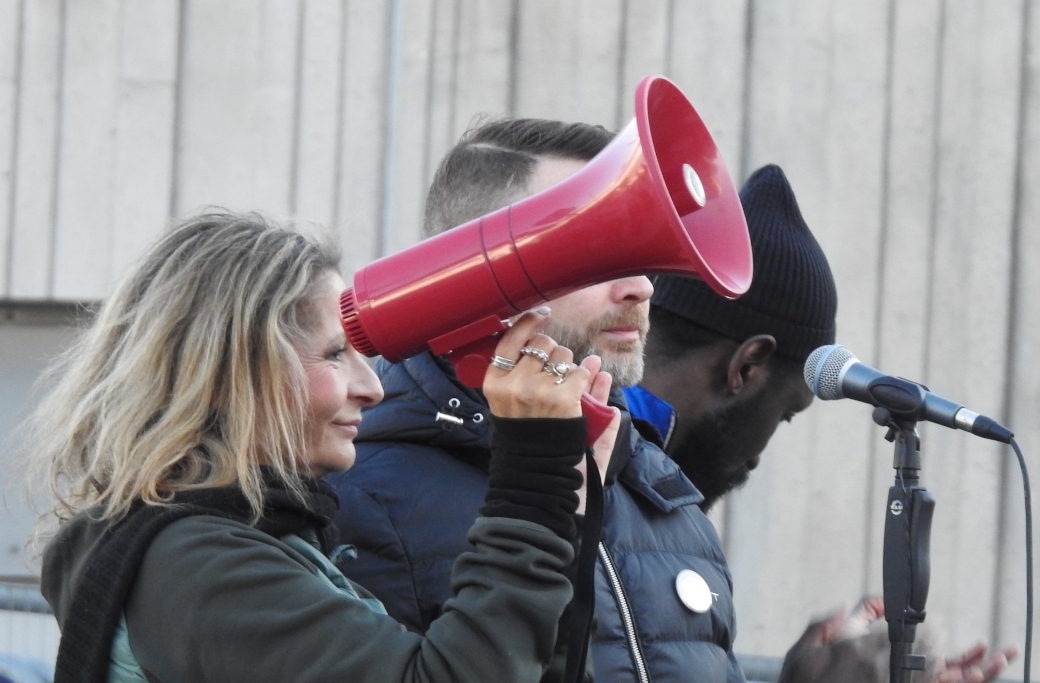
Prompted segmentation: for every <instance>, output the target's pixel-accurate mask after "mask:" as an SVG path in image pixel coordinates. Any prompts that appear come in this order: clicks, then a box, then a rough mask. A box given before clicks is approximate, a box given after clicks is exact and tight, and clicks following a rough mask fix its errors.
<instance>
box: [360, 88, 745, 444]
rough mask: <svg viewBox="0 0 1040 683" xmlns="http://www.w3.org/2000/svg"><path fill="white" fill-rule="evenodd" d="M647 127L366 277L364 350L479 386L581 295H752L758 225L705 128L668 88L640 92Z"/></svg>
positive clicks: (377, 265)
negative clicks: (666, 282) (689, 291)
mask: <svg viewBox="0 0 1040 683" xmlns="http://www.w3.org/2000/svg"><path fill="white" fill-rule="evenodd" d="M635 114H636V115H635V119H634V120H633V121H632V122H630V123H629V124H628V126H626V127H625V129H624V130H622V131H621V132H620V133H618V135H617V136H616V137H615V138H614V140H613V141H611V143H610V144H609V145H607V147H606V148H605V149H604V150H603V151H602V152H600V153H599V154H598V155H597V156H596V157H595V158H594V159H592V161H590V162H589V163H588V164H587V165H586V166H585V167H584V168H582V169H581V170H580V171H578V172H577V173H576V174H574V175H573V176H571V177H569V178H567V179H566V180H564V181H562V182H560V183H559V184H557V185H554V186H553V187H550V188H549V189H547V190H545V191H543V192H541V193H539V194H537V195H534V196H531V197H528V198H526V199H523V200H521V201H518V202H516V203H515V204H511V205H510V206H507V207H505V208H503V209H500V210H498V211H494V212H492V213H489V214H487V215H485V216H482V217H481V218H477V219H475V220H473V221H470V222H469V223H465V224H463V225H461V226H459V227H456V228H453V229H451V230H449V231H447V232H444V233H441V234H440V235H437V236H435V237H432V238H430V239H428V240H425V241H423V242H420V243H419V244H416V245H414V246H412V247H409V248H408V249H405V250H404V251H401V252H398V253H397V254H393V255H391V256H387V257H385V258H382V259H380V260H378V261H375V262H374V263H371V264H369V265H367V266H365V267H363V268H361V269H360V270H358V271H357V272H356V273H355V275H354V287H353V289H352V290H349V289H348V290H347V291H346V292H344V294H343V297H342V300H341V308H342V314H343V322H344V327H345V329H346V331H347V336H348V338H349V339H350V343H351V344H352V345H353V346H354V348H356V349H357V350H358V351H360V352H361V353H363V354H365V355H368V356H375V355H382V356H384V357H385V358H386V359H387V360H390V361H393V362H398V361H401V360H404V359H405V358H409V357H411V356H414V355H416V354H418V353H421V352H423V351H426V350H427V349H430V350H432V351H433V352H434V353H437V354H439V355H446V356H447V357H448V358H449V360H451V361H452V362H453V363H455V364H456V368H457V370H458V371H459V372H458V374H459V378H460V379H461V380H462V381H463V382H465V383H466V384H469V385H470V386H480V383H481V382H482V380H483V376H484V370H485V369H486V367H487V362H488V361H489V360H490V358H491V353H490V351H491V350H492V349H493V348H494V339H493V338H491V340H490V341H488V336H489V335H492V334H494V333H495V332H498V331H501V330H502V329H504V328H505V326H504V324H503V323H502V319H503V318H508V317H511V316H513V315H516V314H517V313H520V312H522V311H524V310H527V309H529V308H532V307H534V306H537V305H539V304H541V303H544V302H546V301H549V300H551V299H556V298H558V297H560V296H563V295H565V294H569V293H570V292H573V291H575V290H578V289H581V288H582V287H587V286H589V285H592V284H596V283H598V282H605V281H607V280H613V279H616V278H619V277H625V276H629V275H637V274H651V273H678V274H687V275H697V276H700V277H701V278H702V279H703V280H704V281H705V282H706V283H707V284H708V285H710V286H711V287H712V289H714V290H715V291H716V292H718V293H719V294H721V295H722V296H726V297H731V298H732V297H736V296H739V295H740V294H743V293H744V292H746V291H747V289H748V287H749V286H750V285H751V275H752V261H751V242H750V240H749V238H748V232H747V223H746V222H745V220H744V212H743V210H742V209H741V206H740V198H739V197H738V195H737V189H736V187H734V185H733V181H732V180H731V179H730V175H729V171H727V170H726V164H725V162H723V160H722V156H721V154H720V153H719V150H718V147H716V145H715V142H714V141H713V140H712V138H711V134H710V133H709V132H708V129H707V128H706V127H705V125H704V123H703V121H701V118H700V116H698V115H697V112H696V111H695V110H694V108H693V106H692V105H691V104H690V103H689V101H688V100H687V99H686V97H685V96H684V95H683V94H682V92H680V91H679V89H678V88H677V87H676V86H675V84H673V83H672V82H671V81H669V80H668V79H666V78H663V77H660V76H648V77H646V78H644V79H643V80H642V81H640V83H639V86H638V87H637V88H636V106H635ZM466 347H469V348H466ZM464 349H465V350H464ZM463 350H464V351H463ZM474 350H475V351H476V353H472V351H474ZM467 357H471V358H470V359H469V360H467ZM473 358H475V359H477V360H476V361H474V360H472V359H473ZM590 431H591V429H590Z"/></svg>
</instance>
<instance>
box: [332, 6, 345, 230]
mask: <svg viewBox="0 0 1040 683" xmlns="http://www.w3.org/2000/svg"><path fill="white" fill-rule="evenodd" d="M339 8H340V14H339V45H338V46H337V48H338V49H339V54H338V55H336V66H337V68H338V69H339V73H337V74H336V88H337V90H336V131H335V133H333V144H334V145H335V148H334V150H335V151H334V154H335V156H334V157H333V162H332V174H333V185H332V228H333V230H335V231H336V232H337V233H339V231H340V229H341V228H340V211H339V208H340V197H341V196H342V194H341V192H340V189H341V186H342V183H343V129H344V127H345V119H346V116H347V114H346V111H347V107H346V104H347V10H348V8H347V0H340V3H339Z"/></svg>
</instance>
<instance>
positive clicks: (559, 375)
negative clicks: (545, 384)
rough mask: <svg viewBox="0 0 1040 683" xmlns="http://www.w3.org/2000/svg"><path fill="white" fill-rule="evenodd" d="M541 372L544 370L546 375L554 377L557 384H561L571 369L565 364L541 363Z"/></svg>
mask: <svg viewBox="0 0 1040 683" xmlns="http://www.w3.org/2000/svg"><path fill="white" fill-rule="evenodd" d="M542 370H545V372H546V373H547V374H549V375H552V376H554V377H556V383H557V384H563V382H564V380H566V379H567V373H568V372H570V371H571V368H570V366H569V365H568V364H567V363H543V364H542Z"/></svg>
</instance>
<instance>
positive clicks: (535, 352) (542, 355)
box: [520, 346, 549, 364]
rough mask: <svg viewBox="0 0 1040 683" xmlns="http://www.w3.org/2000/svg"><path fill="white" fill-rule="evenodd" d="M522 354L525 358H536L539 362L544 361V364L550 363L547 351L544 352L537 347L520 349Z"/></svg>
mask: <svg viewBox="0 0 1040 683" xmlns="http://www.w3.org/2000/svg"><path fill="white" fill-rule="evenodd" d="M520 353H522V354H524V355H525V356H534V357H535V358H537V359H538V360H540V361H542V363H543V364H545V363H548V362H549V354H547V353H546V352H545V351H542V350H541V349H540V348H538V347H537V346H525V347H524V348H522V349H520Z"/></svg>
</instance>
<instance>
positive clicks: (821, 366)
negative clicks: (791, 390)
mask: <svg viewBox="0 0 1040 683" xmlns="http://www.w3.org/2000/svg"><path fill="white" fill-rule="evenodd" d="M850 360H853V361H854V360H857V359H856V355H855V354H854V353H852V351H849V350H848V349H846V348H845V347H844V346H841V345H840V344H828V345H827V346H821V347H820V348H818V349H816V350H815V351H813V352H812V353H810V354H809V358H807V359H806V361H805V371H804V374H805V383H806V384H807V385H809V389H811V390H812V392H813V393H814V394H816V395H817V396H818V397H820V398H821V399H823V400H824V401H831V400H834V399H836V398H844V394H842V392H841V386H840V385H839V384H838V380H839V379H840V378H841V369H842V368H843V367H845V364H846V363H848V362H849V361H850Z"/></svg>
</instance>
